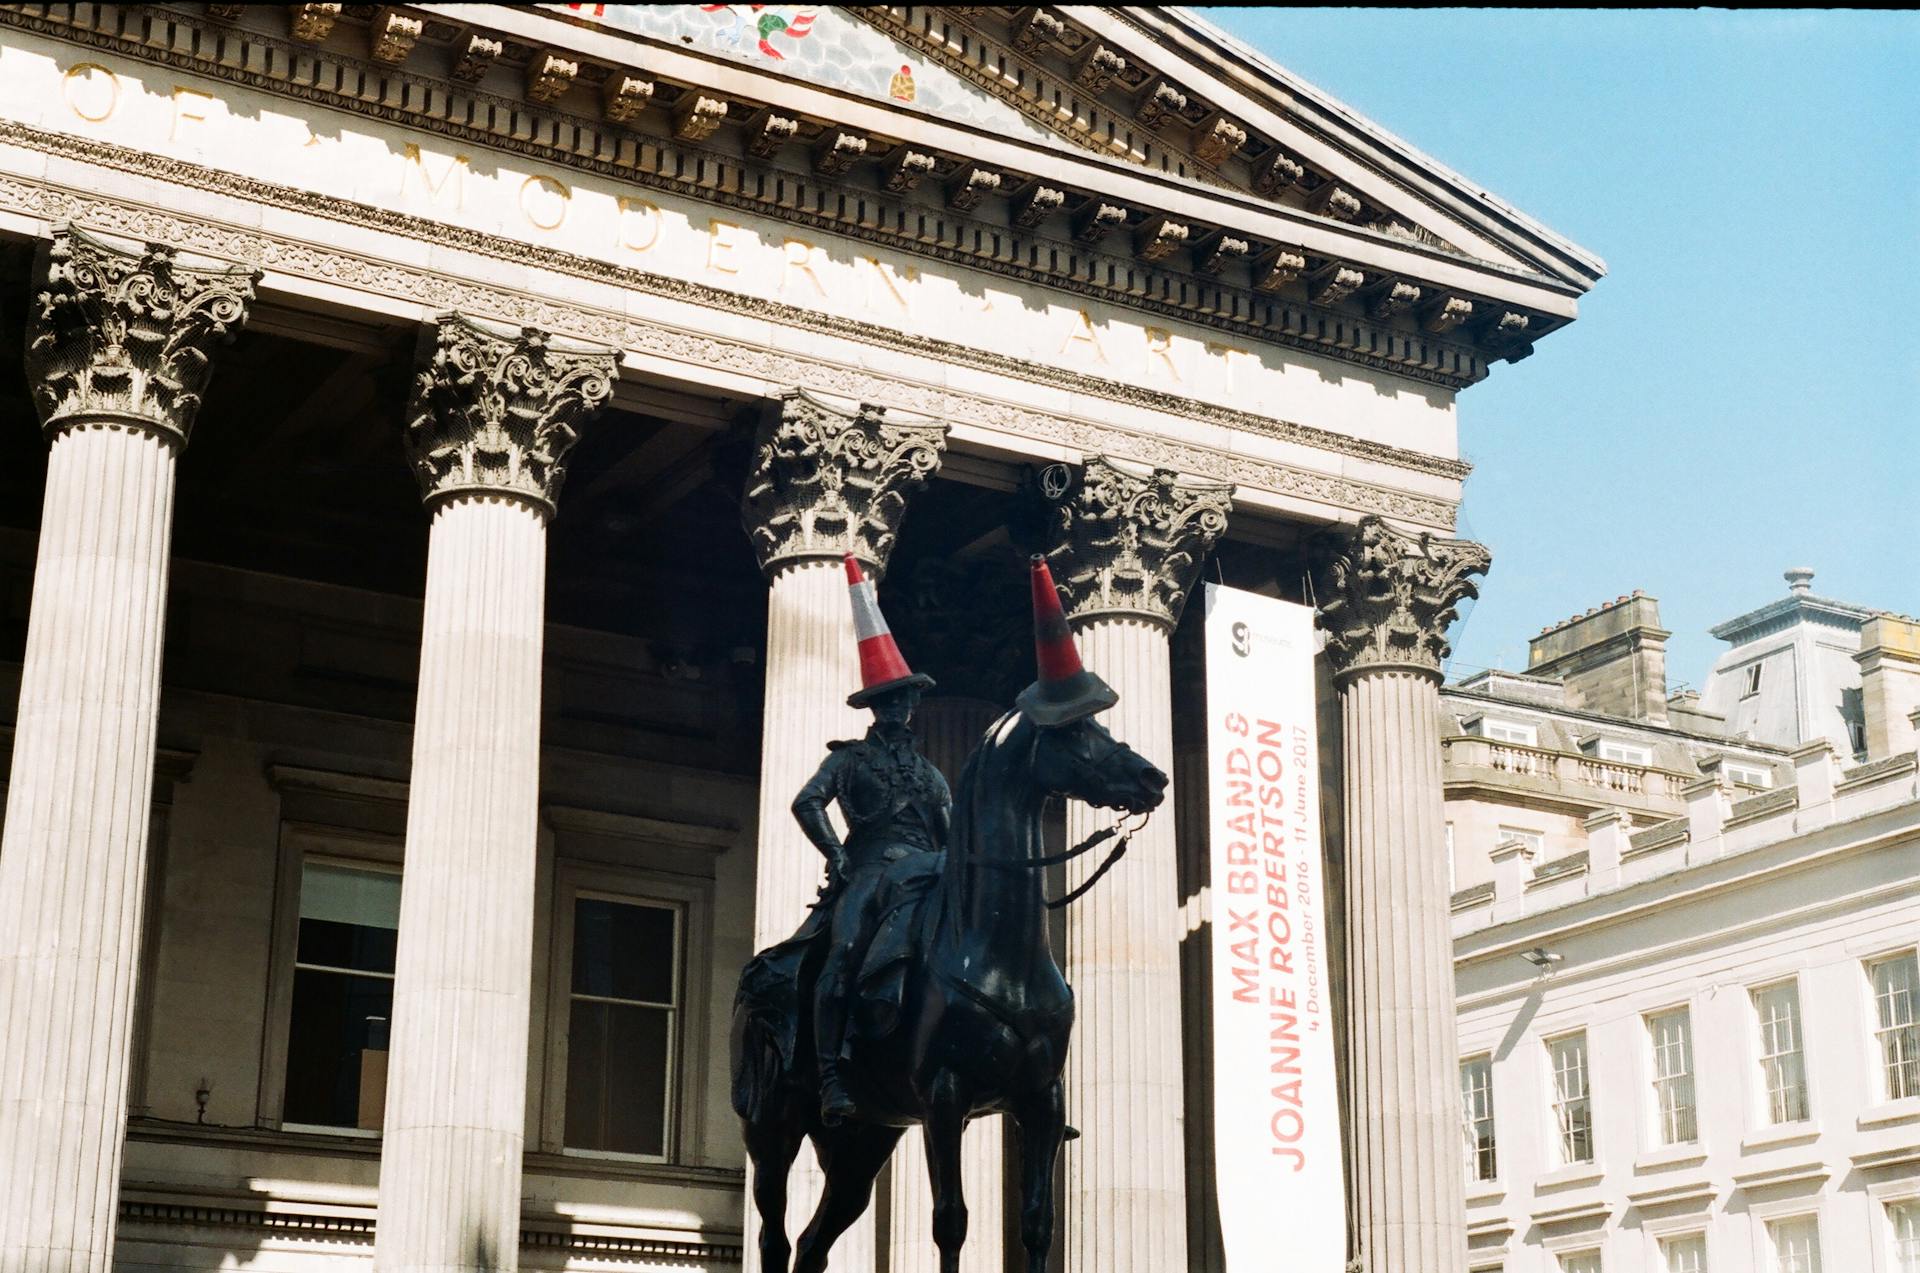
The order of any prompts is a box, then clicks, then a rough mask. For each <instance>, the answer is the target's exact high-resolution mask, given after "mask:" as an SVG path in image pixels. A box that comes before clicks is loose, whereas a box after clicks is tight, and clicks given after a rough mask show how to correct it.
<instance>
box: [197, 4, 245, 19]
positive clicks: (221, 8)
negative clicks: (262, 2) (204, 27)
mask: <svg viewBox="0 0 1920 1273" xmlns="http://www.w3.org/2000/svg"><path fill="white" fill-rule="evenodd" d="M246 11H247V6H246V5H244V4H210V5H208V6H207V16H208V17H210V18H218V19H219V20H220V21H222V22H238V21H239V20H240V18H241V15H243V14H244V13H246Z"/></svg>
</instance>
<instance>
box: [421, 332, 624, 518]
mask: <svg viewBox="0 0 1920 1273" xmlns="http://www.w3.org/2000/svg"><path fill="white" fill-rule="evenodd" d="M618 362H619V359H618V355H617V354H616V353H615V351H613V350H611V349H602V348H597V347H595V346H590V345H571V344H569V345H565V346H562V345H560V344H558V343H556V342H555V341H554V339H553V337H551V336H549V335H548V334H547V333H546V332H543V331H540V330H538V329H536V328H533V327H523V328H521V329H520V330H519V331H518V332H515V333H511V334H501V333H496V332H494V331H490V330H488V329H487V328H484V327H482V326H480V325H479V324H478V323H476V322H474V321H473V320H472V319H469V318H467V317H465V316H463V315H460V314H442V315H440V317H439V318H438V319H436V320H435V321H434V322H432V323H431V324H428V325H426V326H423V327H422V328H421V329H420V342H419V347H418V349H417V351H416V353H415V356H414V376H413V392H412V394H411V395H410V397H409V398H408V401H407V426H406V447H407V456H408V458H409V459H410V460H411V461H412V463H413V469H414V475H415V476H416V477H417V478H418V479H419V481H420V495H421V499H422V500H424V501H425V502H426V504H427V505H428V507H429V508H431V507H433V506H434V505H435V504H438V503H440V502H441V501H443V500H447V499H450V498H453V497H455V496H458V495H472V494H479V495H497V496H505V497H508V498H512V499H516V500H519V501H521V502H523V503H526V504H529V505H531V506H532V507H533V508H535V509H536V510H538V511H539V512H540V513H542V514H543V515H544V516H547V517H551V516H552V515H553V512H554V508H555V504H556V502H557V501H558V499H559V497H560V486H561V483H562V482H563V481H564V480H565V478H566V459H567V452H569V451H571V450H572V449H573V444H574V442H575V441H576V440H577V438H578V436H579V435H578V433H577V431H576V430H577V427H578V426H579V425H581V424H583V423H585V422H586V420H587V419H589V418H590V417H591V416H593V414H594V413H595V412H597V411H599V410H600V408H601V407H603V406H605V405H606V402H607V400H608V399H609V398H611V397H612V396H613V377H614V374H615V368H616V367H617V366H618Z"/></svg>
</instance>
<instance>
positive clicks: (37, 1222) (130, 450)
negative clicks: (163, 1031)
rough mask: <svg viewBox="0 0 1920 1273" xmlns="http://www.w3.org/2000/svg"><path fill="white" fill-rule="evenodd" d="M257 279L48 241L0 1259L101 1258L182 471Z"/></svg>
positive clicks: (60, 235)
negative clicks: (205, 399)
mask: <svg viewBox="0 0 1920 1273" xmlns="http://www.w3.org/2000/svg"><path fill="white" fill-rule="evenodd" d="M258 278H259V275H258V273H257V272H255V271H251V270H236V269H228V268H197V267H196V268H190V267H188V266H185V265H182V264H180V262H179V261H178V259H177V258H176V257H175V254H174V252H173V251H172V250H171V249H169V248H166V247H162V246H160V245H158V244H148V245H146V247H145V248H144V250H139V251H122V250H120V249H118V248H115V247H113V246H110V245H108V244H106V243H103V242H101V241H99V240H97V239H94V238H91V237H90V236H88V235H85V234H82V233H80V232H79V231H77V230H70V229H67V228H64V227H62V228H60V229H56V230H55V231H54V236H53V241H52V243H51V244H50V245H47V246H45V247H43V248H42V251H41V255H40V260H39V262H38V268H37V280H36V281H37V289H36V292H35V295H34V299H33V305H32V313H31V316H30V319H29V330H28V337H27V356H26V373H27V383H28V387H29V388H30V389H31V391H32V394H33V399H34V405H35V406H36V407H37V408H38V409H39V413H40V419H41V421H42V423H43V425H44V427H45V430H46V433H47V436H48V438H49V440H50V442H51V445H52V451H51V453H50V455H49V457H48V461H47V486H46V501H45V504H44V507H43V509H42V512H41V517H40V546H39V554H38V557H37V559H36V562H35V565H34V574H33V610H32V614H31V616H30V617H29V619H28V624H27V650H26V661H25V663H24V665H23V666H22V669H21V675H20V710H19V715H18V717H17V719H16V722H15V726H14V737H13V762H12V771H11V776H10V778H9V780H8V788H7V814H6V834H5V840H4V843H0V1182H5V1183H4V1184H0V1267H3V1268H6V1269H8V1270H15V1269H18V1270H22V1271H23V1273H79V1271H80V1270H86V1271H88V1273H104V1270H106V1269H107V1268H108V1267H109V1265H110V1264H111V1262H112V1258H113V1230H114V1208H115V1198H116V1195H117V1193H118V1188H119V1184H120V1155H121V1145H122V1139H123V1131H124V1127H125V1121H126V1105H127V1076H128V1066H129V1058H128V1052H129V1036H130V1034H131V1030H132V1010H133V1001H134V978H135V974H136V970H137V968H138V966H139V962H140V921H141V914H142V909H143V891H144V888H145V883H146V878H145V877H146V866H147V825H148V818H149V816H150V813H151V810H152V807H153V771H154V736H155V729H156V721H157V713H158V708H159V700H160V645H161V633H162V627H163V617H164V615H165V612H166V600H167V546H168V542H169V538H170V535H171V532H172V510H173V482H174V462H175V459H176V458H177V456H178V454H179V452H180V451H181V450H182V449H183V448H184V447H185V446H186V444H187V437H188V434H189V433H190V431H191V430H192V427H193V420H194V416H195V414H196V413H197V412H198V411H199V407H200V395H201V393H202V392H203V391H204V389H205V387H206V383H207V377H208V374H209V371H210V370H211V363H210V361H209V356H210V353H211V351H212V349H213V347H214V345H215V344H216V343H217V342H219V341H221V340H224V339H226V338H227V337H229V336H230V335H231V334H232V333H233V332H234V331H235V330H237V329H238V328H239V326H240V325H241V324H242V323H243V322H244V321H245V320H246V311H247V305H248V303H249V302H250V301H251V300H252V297H253V286H254V283H255V282H256V281H257V280H258Z"/></svg>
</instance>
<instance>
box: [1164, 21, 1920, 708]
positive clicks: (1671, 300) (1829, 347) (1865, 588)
mask: <svg viewBox="0 0 1920 1273" xmlns="http://www.w3.org/2000/svg"><path fill="white" fill-rule="evenodd" d="M1200 12H1202V13H1203V14H1205V15H1206V16H1207V17H1209V18H1211V19H1212V20H1213V21H1215V22H1217V23H1219V24H1220V25H1222V26H1224V27H1226V28H1227V29H1228V30H1229V31H1231V32H1233V33H1234V34H1235V35H1237V36H1239V37H1240V38H1241V39H1243V40H1245V41H1247V42H1248V43H1250V44H1252V45H1254V46H1255V47H1256V48H1258V49H1260V50H1261V51H1263V52H1265V53H1266V54H1267V55H1269V56H1270V57H1272V58H1274V59H1275V60H1276V61H1278V62H1279V63H1280V64H1281V65H1283V66H1285V67H1287V68H1288V69H1289V70H1291V71H1293V72H1295V73H1297V74H1299V75H1301V76H1303V77H1304V78H1306V79H1307V80H1308V81H1310V82H1312V83H1313V84H1315V85H1317V86H1318V87H1319V88H1321V89H1322V90H1324V91H1326V92H1328V93H1330V94H1332V95H1333V96H1334V97H1336V98H1338V99H1340V100H1341V101H1343V102H1345V103H1347V104H1348V105H1349V106H1351V107H1353V108H1354V109H1356V110H1358V111H1360V112H1361V113H1362V114H1364V115H1366V116H1368V117H1369V118H1371V119H1373V120H1374V121H1376V122H1377V123H1379V124H1380V125H1381V126H1383V127H1385V128H1386V129H1387V130H1388V131H1390V132H1393V133H1395V134H1397V135H1398V136H1400V137H1403V138H1405V139H1406V140H1407V141H1409V142H1411V143H1412V144H1413V145H1414V146H1416V147H1418V148H1419V149H1421V150H1423V151H1425V152H1426V153H1427V154H1430V155H1433V156H1434V157H1435V158H1437V159H1439V160H1440V162H1442V163H1443V164H1445V165H1447V166H1448V167H1450V168H1452V169H1453V170H1454V171H1456V172H1459V173H1462V174H1464V175H1465V176H1467V177H1469V178H1470V179H1472V180H1473V181H1475V182H1477V183H1479V184H1480V185H1482V186H1483V187H1485V188H1486V189H1488V190H1491V191H1493V192H1494V193H1495V194H1498V195H1499V196H1501V197H1502V198H1504V199H1506V200H1507V201H1508V202H1509V203H1512V204H1514V205H1515V206H1517V207H1519V208H1521V209H1522V210H1524V211H1525V212H1527V213H1528V214H1529V215H1531V216H1533V217H1534V218H1536V219H1537V220H1540V221H1542V222H1544V223H1546V224H1547V225H1548V226H1551V227H1552V228H1553V229H1554V230H1556V231H1558V232H1560V233H1561V234H1563V235H1565V236H1567V237H1568V238H1571V239H1572V240H1574V241H1575V242H1576V243H1579V244H1580V245H1581V246H1583V247H1585V248H1587V249H1589V250H1590V251H1592V252H1595V253H1597V254H1598V255H1599V256H1600V257H1602V258H1603V259H1604V260H1605V261H1606V262H1607V266H1608V277H1606V278H1605V279H1603V280H1601V282H1600V284H1599V286H1598V287H1596V288H1595V289H1594V291H1593V292H1592V293H1591V294H1590V295H1589V296H1588V297H1587V298H1586V299H1585V300H1583V301H1582V302H1581V316H1580V319H1579V321H1578V322H1576V323H1574V324H1573V325H1572V326H1571V327H1569V328H1567V329H1565V330H1563V331H1561V332H1559V333H1557V334H1556V335H1554V336H1551V337H1549V338H1548V339H1546V340H1544V341H1542V342H1541V344H1540V346H1539V347H1538V349H1537V350H1536V351H1535V353H1534V355H1533V357H1532V358H1530V359H1528V360H1526V361H1525V362H1522V363H1519V364H1516V365H1507V364H1499V365H1497V366H1496V367H1495V368H1494V371H1493V374H1492V376H1490V377H1489V378H1488V379H1487V380H1486V381H1485V382H1483V383H1481V384H1479V385H1477V386H1475V387H1473V388H1471V389H1469V390H1467V391H1466V392H1465V393H1463V394H1462V395H1461V396H1460V402H1459V409H1460V425H1461V429H1460V432H1461V444H1462V448H1463V450H1464V452H1465V454H1466V457H1467V458H1468V459H1470V460H1471V461H1473V463H1474V465H1475V471H1474V474H1473V476H1472V477H1471V478H1470V479H1469V480H1468V483H1467V494H1466V506H1465V509H1464V517H1463V520H1462V527H1463V532H1464V533H1466V534H1468V535H1470V536H1471V537H1473V538H1475V539H1478V540H1480V541H1481V542H1483V543H1485V544H1487V545H1488V546H1489V547H1490V548H1491V549H1492V550H1493V556H1494V568H1493V572H1492V574H1491V575H1490V576H1489V577H1488V579H1487V580H1486V582H1485V586H1484V590H1483V591H1484V596H1483V597H1482V599H1481V600H1480V601H1479V602H1478V603H1476V604H1475V605H1474V607H1473V609H1472V611H1471V612H1470V613H1469V614H1468V615H1467V616H1466V619H1465V620H1464V623H1463V626H1462V627H1460V628H1457V629H1456V630H1455V647H1456V648H1455V659H1454V662H1455V666H1454V669H1453V671H1454V674H1455V675H1456V676H1457V675H1462V674H1464V673H1465V672H1467V671H1469V670H1471V669H1472V668H1473V667H1484V666H1504V667H1507V668H1523V667H1524V666H1525V663H1526V649H1527V638H1528V637H1529V636H1531V635H1533V634H1534V633H1537V632H1538V631H1539V630H1540V628H1541V627H1542V626H1544V625H1545V624H1547V623H1550V622H1555V621H1557V620H1559V619H1562V618H1565V617H1566V616H1568V615H1570V614H1573V613H1575V612H1577V611H1581V610H1585V609H1587V608H1588V607H1589V606H1592V605H1595V604H1597V603H1599V602H1602V601H1606V600H1611V599H1612V598H1614V597H1616V596H1618V595H1619V594H1621V593H1623V592H1629V591H1631V590H1633V589H1634V588H1644V589H1646V591H1648V592H1649V593H1651V594H1653V595H1654V596H1656V597H1658V598H1659V599H1660V614H1661V620H1662V622H1663V623H1664V624H1665V626H1666V627H1668V628H1670V629H1672V631H1673V638H1672V640H1671V641H1670V642H1669V643H1668V677H1669V680H1670V682H1671V683H1674V684H1678V683H1681V682H1687V683H1691V684H1693V685H1695V686H1698V685H1699V684H1700V683H1701V682H1702V681H1703V680H1704V678H1705V675H1706V672H1707V669H1708V667H1709V666H1710V665H1711V663H1712V660H1713V658H1714V656H1715V655H1716V654H1717V653H1718V652H1719V650H1720V649H1721V648H1723V647H1722V646H1721V644H1720V643H1719V642H1717V641H1714V640H1713V639H1712V638H1711V637H1709V636H1708V635H1707V633H1706V630H1707V628H1709V627H1710V626H1712V625H1713V624H1715V623H1718V622H1720V621H1721V620H1723V619H1727V618H1731V617H1732V616H1734V615H1736V614H1739V613H1742V612H1744V611H1746V610H1750V609H1753V608H1754V607H1757V606H1759V605H1762V604H1764V603H1765V602H1767V601H1770V600H1772V599H1774V598H1775V597H1777V596H1783V595H1785V592H1786V585H1785V583H1784V582H1782V580H1781V578H1780V572H1781V571H1782V570H1784V569H1785V568H1787V567H1788V566H1792V565H1807V566H1811V567H1813V568H1814V569H1815V570H1816V571H1817V572H1818V573H1817V575H1816V577H1815V579H1814V591H1815V592H1818V593H1821V594H1823V595H1826V596H1832V597H1837V598H1840V599H1842V600H1847V601H1853V602H1857V603H1859V604H1862V605H1869V606H1874V607H1877V608H1883V609H1889V610H1895V611H1901V612H1905V613H1909V614H1912V613H1920V321H1916V319H1915V317H1914V309H1915V308H1916V307H1920V15H1916V14H1912V13H1894V14H1881V13H1834V12H1775V13H1728V12H1720V11H1630V12H1595V11H1571V12H1558V11H1534V10H1512V9H1508V10H1467V9H1429V10H1391V9H1372V10H1351V9H1349V10H1326V9H1230V8H1209V9H1202V10H1201V11H1200Z"/></svg>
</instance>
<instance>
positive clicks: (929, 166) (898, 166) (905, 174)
mask: <svg viewBox="0 0 1920 1273" xmlns="http://www.w3.org/2000/svg"><path fill="white" fill-rule="evenodd" d="M938 162H939V161H938V160H936V159H935V158H934V157H933V156H932V155H929V154H927V153H925V152H924V151H919V150H913V149H911V148H909V147H906V146H896V147H894V150H893V157H892V158H891V159H889V160H887V167H886V173H885V175H884V177H882V179H881V184H882V185H884V186H885V187H886V188H887V189H888V190H889V191H891V192H893V193H894V194H906V193H907V192H908V191H910V190H912V189H913V188H914V187H915V186H917V185H919V184H920V178H922V177H924V176H926V175H927V174H928V173H930V172H932V171H933V170H934V168H935V167H936V166H937V165H938Z"/></svg>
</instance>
